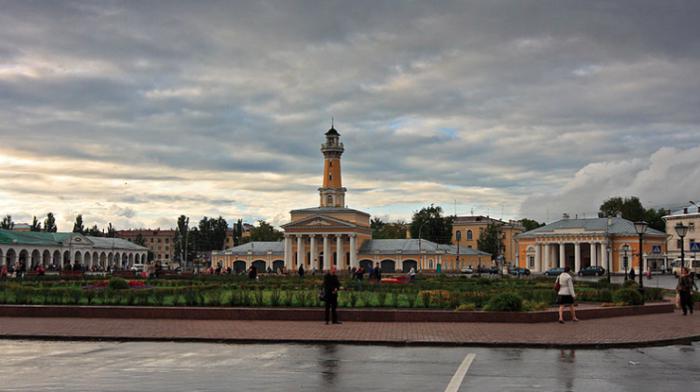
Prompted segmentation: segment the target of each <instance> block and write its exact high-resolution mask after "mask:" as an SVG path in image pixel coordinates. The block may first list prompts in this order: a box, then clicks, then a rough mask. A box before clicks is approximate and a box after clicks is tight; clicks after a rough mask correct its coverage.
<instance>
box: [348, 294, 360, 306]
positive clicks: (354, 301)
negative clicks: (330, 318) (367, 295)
mask: <svg viewBox="0 0 700 392" xmlns="http://www.w3.org/2000/svg"><path fill="white" fill-rule="evenodd" d="M348 296H349V300H350V307H351V308H354V307H355V306H357V300H358V299H359V295H358V294H357V292H356V291H350V292H348Z"/></svg>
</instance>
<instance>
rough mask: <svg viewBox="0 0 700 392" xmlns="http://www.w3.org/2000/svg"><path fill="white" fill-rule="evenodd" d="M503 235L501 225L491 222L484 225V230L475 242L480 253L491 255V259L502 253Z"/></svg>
mask: <svg viewBox="0 0 700 392" xmlns="http://www.w3.org/2000/svg"><path fill="white" fill-rule="evenodd" d="M502 238H503V235H502V233H501V224H500V223H497V222H491V223H489V224H488V225H486V229H484V231H482V232H481V234H479V239H478V240H477V241H476V244H477V247H478V248H479V250H480V251H483V252H487V253H491V259H492V260H495V259H496V257H497V256H498V255H500V254H502V253H503V248H504V247H503V241H502Z"/></svg>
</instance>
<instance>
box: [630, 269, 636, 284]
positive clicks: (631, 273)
mask: <svg viewBox="0 0 700 392" xmlns="http://www.w3.org/2000/svg"><path fill="white" fill-rule="evenodd" d="M634 276H635V273H634V267H632V268H630V280H631V281H634Z"/></svg>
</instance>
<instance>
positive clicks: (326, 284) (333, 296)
mask: <svg viewBox="0 0 700 392" xmlns="http://www.w3.org/2000/svg"><path fill="white" fill-rule="evenodd" d="M338 290H340V281H339V280H338V276H337V275H336V274H335V267H331V269H330V271H328V272H326V274H325V275H324V276H323V300H324V302H325V303H326V324H328V322H329V321H332V322H333V324H341V322H340V321H338V311H337V309H338Z"/></svg>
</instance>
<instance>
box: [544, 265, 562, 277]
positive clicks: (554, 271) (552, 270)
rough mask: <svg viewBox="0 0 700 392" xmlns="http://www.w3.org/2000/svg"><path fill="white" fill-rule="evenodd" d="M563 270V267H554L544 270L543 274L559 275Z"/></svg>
mask: <svg viewBox="0 0 700 392" xmlns="http://www.w3.org/2000/svg"><path fill="white" fill-rule="evenodd" d="M562 272H564V268H559V267H554V268H550V269H548V270H547V271H544V275H545V276H559V275H561V273H562Z"/></svg>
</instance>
